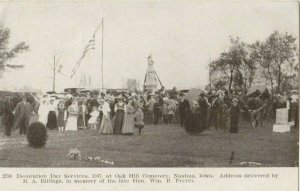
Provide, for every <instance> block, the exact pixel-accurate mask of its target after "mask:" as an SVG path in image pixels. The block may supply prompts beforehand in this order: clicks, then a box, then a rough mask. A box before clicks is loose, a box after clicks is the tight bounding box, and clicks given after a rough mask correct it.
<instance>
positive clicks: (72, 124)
mask: <svg viewBox="0 0 300 191" xmlns="http://www.w3.org/2000/svg"><path fill="white" fill-rule="evenodd" d="M68 114H69V115H68V120H67V124H66V131H77V117H78V105H77V101H76V99H74V100H73V101H72V104H71V105H70V106H69V107H68Z"/></svg>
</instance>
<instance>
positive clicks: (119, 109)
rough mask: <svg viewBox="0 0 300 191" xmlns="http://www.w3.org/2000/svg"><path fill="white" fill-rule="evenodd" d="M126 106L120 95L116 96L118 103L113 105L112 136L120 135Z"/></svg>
mask: <svg viewBox="0 0 300 191" xmlns="http://www.w3.org/2000/svg"><path fill="white" fill-rule="evenodd" d="M125 109H126V105H125V103H124V102H123V97H122V95H119V96H118V102H117V103H116V104H115V109H114V110H115V113H116V115H115V118H114V125H113V132H114V134H121V130H122V127H123V123H124V115H125Z"/></svg>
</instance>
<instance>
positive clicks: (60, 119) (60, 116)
mask: <svg viewBox="0 0 300 191" xmlns="http://www.w3.org/2000/svg"><path fill="white" fill-rule="evenodd" d="M64 117H65V116H64V112H61V111H60V112H58V117H57V126H58V127H64V126H65V121H64Z"/></svg>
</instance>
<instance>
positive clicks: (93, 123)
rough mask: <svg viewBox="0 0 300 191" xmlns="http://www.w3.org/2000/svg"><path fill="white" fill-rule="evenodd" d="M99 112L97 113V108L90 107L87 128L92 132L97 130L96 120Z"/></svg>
mask: <svg viewBox="0 0 300 191" xmlns="http://www.w3.org/2000/svg"><path fill="white" fill-rule="evenodd" d="M99 114H100V112H99V111H98V109H97V107H96V106H94V107H92V112H91V113H90V116H91V117H90V119H89V121H88V126H89V128H90V129H92V130H96V129H97V119H98V117H99Z"/></svg>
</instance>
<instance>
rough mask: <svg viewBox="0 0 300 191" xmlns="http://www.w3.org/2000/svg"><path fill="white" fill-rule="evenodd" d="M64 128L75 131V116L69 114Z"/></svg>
mask: <svg viewBox="0 0 300 191" xmlns="http://www.w3.org/2000/svg"><path fill="white" fill-rule="evenodd" d="M65 130H66V131H77V116H72V115H69V117H68V120H67V125H66V129H65Z"/></svg>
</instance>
